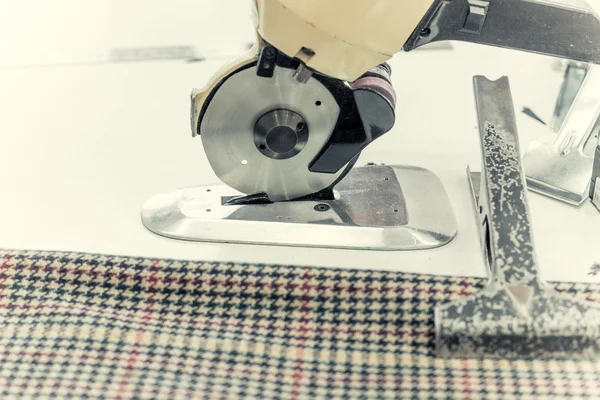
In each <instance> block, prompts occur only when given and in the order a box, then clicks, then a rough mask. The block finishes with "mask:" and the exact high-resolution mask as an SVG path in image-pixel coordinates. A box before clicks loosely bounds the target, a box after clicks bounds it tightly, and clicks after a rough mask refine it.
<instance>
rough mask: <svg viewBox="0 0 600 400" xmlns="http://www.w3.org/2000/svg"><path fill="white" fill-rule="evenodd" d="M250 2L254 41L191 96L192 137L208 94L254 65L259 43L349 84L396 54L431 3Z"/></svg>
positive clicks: (427, 0) (380, 0)
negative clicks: (246, 66) (246, 50)
mask: <svg viewBox="0 0 600 400" xmlns="http://www.w3.org/2000/svg"><path fill="white" fill-rule="evenodd" d="M252 1H253V11H254V21H255V25H256V31H257V33H258V38H257V40H258V43H257V45H255V46H254V47H253V48H252V49H251V50H249V51H248V52H246V53H244V54H241V55H240V56H239V57H237V58H236V59H235V60H233V61H231V62H229V63H227V64H225V65H224V66H223V67H221V69H219V71H217V73H215V75H214V76H213V77H212V78H211V80H210V81H209V82H208V83H207V84H206V85H205V86H204V88H202V89H200V90H195V91H194V92H193V93H192V121H191V122H192V132H193V134H194V135H195V134H196V129H197V125H198V118H199V115H200V111H201V110H202V107H203V106H204V103H205V101H206V100H207V98H208V97H209V95H210V93H211V92H212V91H213V90H214V89H215V87H216V86H217V85H218V84H219V82H221V81H222V80H223V79H225V78H227V76H228V75H230V74H231V73H233V72H235V71H236V70H238V69H240V68H242V67H243V66H244V65H247V64H249V63H252V62H254V61H255V60H256V57H257V55H258V51H259V48H260V43H261V42H262V41H263V40H265V41H267V42H269V43H270V44H271V45H273V46H275V47H276V48H278V49H279V50H280V51H282V52H284V53H285V54H287V55H288V56H290V57H296V58H298V59H300V60H302V61H303V62H304V63H305V64H306V65H307V66H308V67H309V68H311V69H313V70H315V71H318V72H320V73H322V74H325V75H328V76H331V77H333V78H337V79H340V80H344V81H349V82H352V81H354V80H356V79H357V78H358V77H360V76H361V75H362V74H363V73H365V72H366V71H368V70H369V69H371V68H372V67H374V66H376V65H378V64H380V63H382V62H384V61H386V60H389V59H390V58H391V57H392V56H393V55H394V54H395V53H397V52H398V51H400V50H401V49H402V46H403V45H404V43H405V42H406V41H407V40H408V38H409V36H410V35H411V33H412V32H413V31H414V29H415V27H416V26H417V25H418V23H419V22H420V21H421V19H422V18H423V16H424V15H425V13H426V12H427V10H428V9H429V8H430V7H431V5H432V4H433V0H252ZM303 48H304V49H308V50H310V51H308V52H307V51H303ZM311 54H312V55H311Z"/></svg>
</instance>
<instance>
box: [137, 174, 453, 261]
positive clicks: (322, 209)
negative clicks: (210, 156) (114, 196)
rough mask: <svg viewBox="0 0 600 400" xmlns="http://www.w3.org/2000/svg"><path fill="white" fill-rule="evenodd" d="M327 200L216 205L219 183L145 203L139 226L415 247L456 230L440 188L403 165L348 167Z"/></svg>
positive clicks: (297, 242) (224, 191)
mask: <svg viewBox="0 0 600 400" xmlns="http://www.w3.org/2000/svg"><path fill="white" fill-rule="evenodd" d="M334 193H335V200H324V201H291V202H278V203H272V204H261V205H243V206H237V205H223V204H224V203H226V202H227V200H228V199H230V198H232V197H234V196H238V195H239V192H236V191H234V190H232V189H231V188H228V187H226V186H207V187H196V188H189V189H183V190H177V191H174V192H170V193H165V194H161V195H158V196H156V197H154V198H152V199H150V200H148V202H146V204H145V205H144V207H143V210H142V221H143V223H144V225H145V226H146V227H147V228H148V229H149V230H150V231H152V232H154V233H157V234H159V235H162V236H167V237H170V238H174V239H183V240H192V241H209V242H228V243H252V244H270V245H286V246H303V247H329V248H352V249H374V250H415V249H427V248H433V247H438V246H442V245H444V244H446V243H448V242H450V241H451V240H452V239H453V238H454V236H455V235H456V231H457V227H456V220H455V218H454V213H453V210H452V207H451V205H450V201H449V199H448V197H447V195H446V192H445V190H444V187H443V186H442V184H441V182H440V181H439V179H438V178H437V176H436V175H435V174H433V173H432V172H430V171H427V170H424V169H421V168H416V167H406V166H366V167H360V168H354V169H352V170H351V171H350V172H349V173H348V175H347V176H346V178H344V179H343V180H342V181H341V182H340V183H339V184H338V185H337V186H336V187H335V189H334Z"/></svg>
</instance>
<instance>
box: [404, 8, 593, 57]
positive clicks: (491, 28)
mask: <svg viewBox="0 0 600 400" xmlns="http://www.w3.org/2000/svg"><path fill="white" fill-rule="evenodd" d="M445 40H461V41H465V42H471V43H479V44H486V45H490V46H497V47H505V48H510V49H517V50H523V51H529V52H534V53H541V54H547V55H552V56H557V57H562V58H568V59H572V60H576V61H583V62H591V63H595V64H599V63H600V19H599V18H598V16H597V15H596V14H595V12H594V10H593V9H592V8H591V7H590V6H589V5H588V4H587V3H586V2H585V1H583V0H578V1H577V2H573V1H570V2H566V1H563V2H558V1H551V0H489V1H479V0H453V1H451V0H436V1H435V2H434V4H433V5H432V6H431V8H430V9H429V11H428V13H427V14H426V15H425V17H424V18H423V20H422V21H421V23H420V24H419V26H418V27H417V29H415V31H414V33H413V35H412V36H411V37H410V38H409V40H408V41H407V42H406V44H405V45H404V50H406V51H410V50H413V49H415V48H418V47H420V46H423V45H426V44H429V43H433V42H439V41H445Z"/></svg>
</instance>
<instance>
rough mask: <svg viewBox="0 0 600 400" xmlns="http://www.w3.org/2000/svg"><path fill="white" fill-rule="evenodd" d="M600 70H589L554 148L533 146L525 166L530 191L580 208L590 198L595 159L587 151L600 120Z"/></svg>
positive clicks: (528, 153) (534, 143)
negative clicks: (590, 183) (590, 184)
mask: <svg viewBox="0 0 600 400" xmlns="http://www.w3.org/2000/svg"><path fill="white" fill-rule="evenodd" d="M599 88H600V68H598V67H592V68H590V69H589V71H588V73H587V75H586V77H585V80H584V82H583V85H582V86H581V89H580V90H579V94H578V95H577V97H576V98H575V101H574V103H573V105H572V106H571V109H570V111H569V113H568V114H567V117H566V119H565V121H564V124H563V125H562V127H561V129H560V133H559V134H558V138H557V139H556V141H555V142H554V143H552V144H548V143H542V142H531V144H530V145H529V147H528V149H527V152H526V153H525V156H524V157H523V163H524V165H525V172H526V174H527V184H528V187H529V189H530V190H532V191H534V192H538V193H540V194H543V195H546V196H549V197H552V198H555V199H557V200H561V201H564V202H566V203H569V204H573V205H580V204H581V203H583V202H584V201H585V200H586V199H587V198H588V193H589V189H588V188H589V182H590V176H591V174H592V165H593V158H592V157H590V156H588V155H586V154H585V153H584V148H585V146H586V144H587V143H588V142H589V140H590V138H591V137H592V136H593V134H594V132H595V129H596V127H597V123H598V121H599V120H600V90H599Z"/></svg>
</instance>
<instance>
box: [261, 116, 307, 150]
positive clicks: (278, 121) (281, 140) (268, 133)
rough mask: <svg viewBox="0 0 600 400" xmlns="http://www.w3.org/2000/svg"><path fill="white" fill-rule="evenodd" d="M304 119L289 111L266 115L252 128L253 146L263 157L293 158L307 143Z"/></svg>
mask: <svg viewBox="0 0 600 400" xmlns="http://www.w3.org/2000/svg"><path fill="white" fill-rule="evenodd" d="M308 134H309V131H308V127H307V126H306V122H305V121H304V118H302V117H301V116H300V115H298V114H296V113H295V112H293V111H290V110H274V111H271V112H268V113H266V114H265V115H263V116H262V117H260V118H259V120H258V121H257V122H256V125H255V127H254V144H255V145H256V148H258V151H260V152H261V153H262V154H263V155H265V156H267V157H269V158H274V159H277V160H285V159H287V158H291V157H294V156H295V155H297V154H298V153H300V152H301V151H302V149H303V148H304V146H306V142H308Z"/></svg>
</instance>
